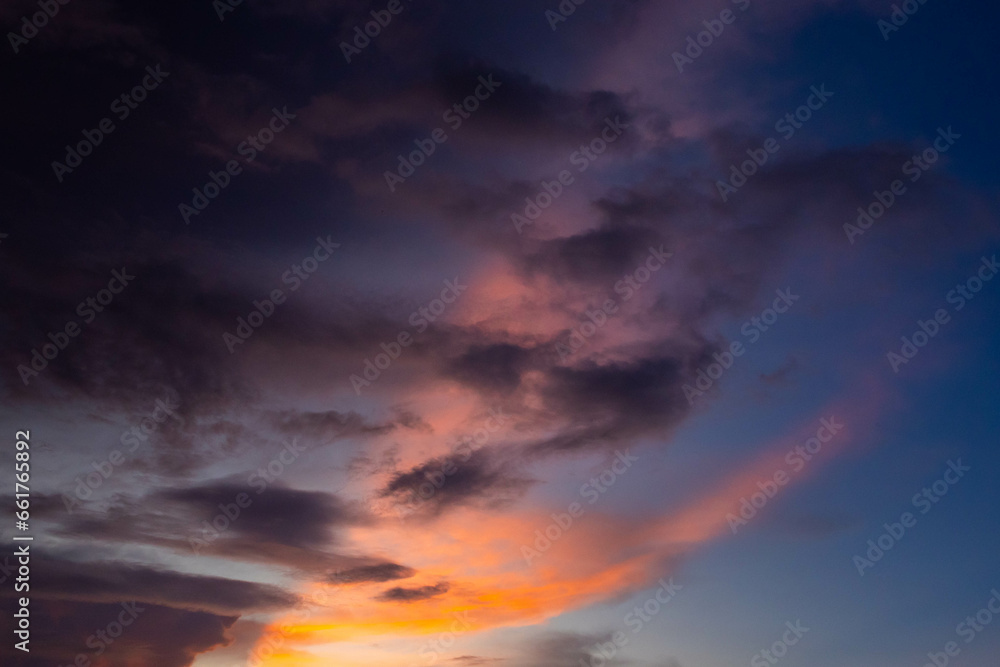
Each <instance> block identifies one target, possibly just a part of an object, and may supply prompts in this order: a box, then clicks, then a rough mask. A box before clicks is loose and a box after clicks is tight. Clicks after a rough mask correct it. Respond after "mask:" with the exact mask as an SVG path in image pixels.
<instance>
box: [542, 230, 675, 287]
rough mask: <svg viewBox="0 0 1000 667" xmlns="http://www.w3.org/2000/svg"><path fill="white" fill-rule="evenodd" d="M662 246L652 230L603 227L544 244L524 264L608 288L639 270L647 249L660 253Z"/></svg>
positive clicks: (666, 251)
mask: <svg viewBox="0 0 1000 667" xmlns="http://www.w3.org/2000/svg"><path fill="white" fill-rule="evenodd" d="M663 243H664V242H663V238H662V237H661V236H660V234H658V233H657V232H656V231H654V230H651V229H646V228H642V227H631V226H612V225H605V226H604V227H601V228H600V229H594V230H590V231H587V232H584V233H582V234H577V235H575V236H569V237H565V238H559V239H553V240H548V241H543V242H541V243H539V249H538V250H537V251H535V252H532V253H530V254H528V255H527V256H526V257H525V260H524V261H525V265H526V266H527V268H528V270H529V271H531V272H536V271H542V272H545V273H547V274H549V275H551V276H553V277H555V278H558V279H560V280H564V281H565V280H569V281H572V282H577V283H593V282H597V283H600V284H605V285H611V284H614V283H615V281H617V280H620V279H621V278H622V277H623V276H624V275H625V274H627V273H632V272H633V271H635V269H636V268H638V267H639V266H641V265H642V262H643V260H644V259H645V258H646V257H648V256H649V249H650V248H656V249H657V250H659V249H660V247H661V246H662V245H663ZM663 252H664V253H669V252H670V249H669V248H664V249H663Z"/></svg>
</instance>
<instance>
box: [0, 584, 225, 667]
mask: <svg viewBox="0 0 1000 667" xmlns="http://www.w3.org/2000/svg"><path fill="white" fill-rule="evenodd" d="M123 603H124V604H123ZM4 606H6V605H4ZM5 613H6V612H5ZM31 619H32V624H31V644H30V646H31V652H30V653H28V654H26V653H23V652H21V651H19V650H17V649H15V648H13V646H12V642H4V643H3V645H2V646H0V659H2V660H4V661H5V663H4V664H16V665H20V666H23V667H51V666H52V665H63V664H65V665H70V664H100V665H102V666H103V667H132V666H133V665H156V666H157V667H189V666H190V665H191V663H192V662H193V661H194V660H195V658H196V657H197V656H198V655H200V654H202V653H207V652H209V651H211V650H213V649H216V648H220V647H224V646H227V645H228V644H229V643H230V642H231V641H232V639H231V638H230V637H229V629H230V628H231V627H232V626H233V624H234V623H235V622H236V620H237V617H236V616H225V615H218V614H213V613H208V612H201V611H188V610H185V609H175V608H173V607H165V606H161V605H155V604H150V603H135V604H133V602H132V600H131V599H130V598H128V599H124V600H121V601H118V602H115V603H93V602H78V601H71V600H51V599H41V598H39V599H37V600H36V599H35V596H33V597H32V604H31ZM119 619H121V620H125V621H126V622H128V623H129V624H128V625H127V626H126V627H124V628H123V629H122V630H121V631H120V630H119V629H118V628H120V627H121V626H120V625H117V624H118V623H119ZM109 626H111V627H110V628H109ZM98 633H100V634H98ZM115 634H119V636H118V637H117V638H115V639H111V638H112V637H114V635H115ZM108 640H110V641H108ZM79 655H82V656H84V658H85V659H87V660H88V661H89V662H85V663H77V662H75V661H76V660H77V656H79ZM6 661H11V662H6Z"/></svg>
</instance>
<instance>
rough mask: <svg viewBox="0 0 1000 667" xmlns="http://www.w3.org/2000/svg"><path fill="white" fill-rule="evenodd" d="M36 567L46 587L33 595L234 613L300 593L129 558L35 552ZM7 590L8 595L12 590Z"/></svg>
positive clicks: (288, 602)
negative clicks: (103, 559) (84, 557)
mask: <svg viewBox="0 0 1000 667" xmlns="http://www.w3.org/2000/svg"><path fill="white" fill-rule="evenodd" d="M31 564H32V572H33V574H36V575H37V576H39V577H40V579H41V580H43V581H45V586H44V587H40V588H39V590H38V591H37V592H36V591H34V590H33V591H32V592H33V595H32V598H38V599H46V600H73V601H77V602H101V603H112V602H119V601H122V600H139V601H141V602H143V603H149V604H155V605H161V606H168V607H175V608H177V609H186V610H189V611H205V612H211V613H213V614H221V615H231V614H237V615H238V614H242V613H250V612H260V611H274V610H280V609H284V608H287V607H290V606H292V605H294V604H295V602H296V599H297V598H296V597H295V596H294V595H293V594H291V593H288V592H286V591H284V590H282V589H280V588H277V587H275V586H269V585H266V584H259V583H254V582H249V581H239V580H235V579H223V578H220V577H208V576H199V575H191V574H182V573H180V572H171V571H169V570H164V569H157V568H153V567H149V566H144V565H139V564H136V563H129V562H125V561H108V562H80V561H71V560H65V559H61V558H54V557H47V556H42V555H40V554H39V555H35V556H33V557H32V559H31ZM11 594H12V593H10V592H5V593H4V595H11Z"/></svg>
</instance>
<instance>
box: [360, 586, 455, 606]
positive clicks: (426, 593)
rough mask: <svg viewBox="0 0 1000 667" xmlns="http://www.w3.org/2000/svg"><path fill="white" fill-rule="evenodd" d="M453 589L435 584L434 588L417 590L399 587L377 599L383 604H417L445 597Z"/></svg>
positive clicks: (419, 587)
mask: <svg viewBox="0 0 1000 667" xmlns="http://www.w3.org/2000/svg"><path fill="white" fill-rule="evenodd" d="M449 588H451V586H449V585H448V584H447V583H439V584H434V585H433V586H417V587H415V588H402V587H400V586H397V587H395V588H390V589H389V590H387V591H385V592H383V593H381V594H379V595H378V596H377V597H376V598H375V599H376V600H380V601H381V602H416V601H418V600H426V599H428V598H432V597H436V596H438V595H444V594H445V593H447V592H448V589H449Z"/></svg>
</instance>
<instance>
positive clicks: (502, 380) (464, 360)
mask: <svg viewBox="0 0 1000 667" xmlns="http://www.w3.org/2000/svg"><path fill="white" fill-rule="evenodd" d="M531 357H532V353H531V351H530V350H527V349H525V348H522V347H519V346H517V345H511V344H509V343H498V344H495V345H475V346H473V347H470V348H469V349H467V350H466V351H465V352H464V353H463V354H462V355H461V356H460V357H458V358H457V359H455V360H454V361H453V362H451V364H450V365H449V367H448V371H447V372H448V375H450V376H451V377H453V378H455V379H456V380H458V381H460V382H462V383H464V384H467V385H469V386H471V387H476V388H477V389H480V390H482V391H497V392H502V393H507V392H511V391H513V390H515V389H517V388H518V386H519V385H520V384H521V374H522V373H523V372H524V371H525V370H527V369H528V368H529V365H530V362H531Z"/></svg>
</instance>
